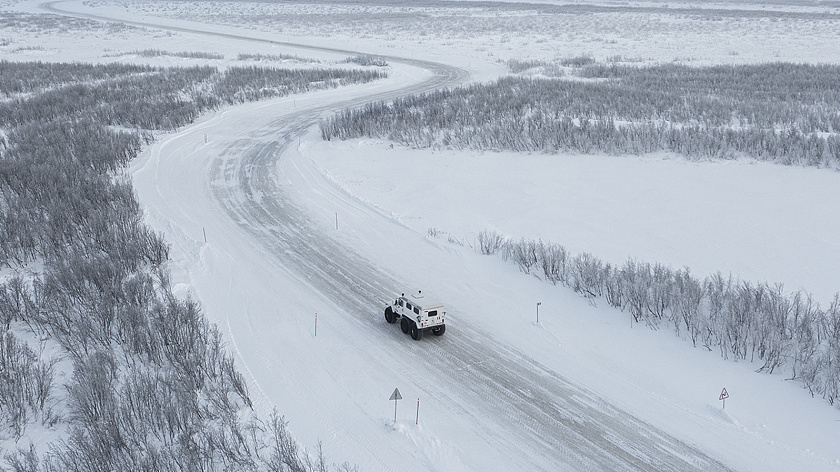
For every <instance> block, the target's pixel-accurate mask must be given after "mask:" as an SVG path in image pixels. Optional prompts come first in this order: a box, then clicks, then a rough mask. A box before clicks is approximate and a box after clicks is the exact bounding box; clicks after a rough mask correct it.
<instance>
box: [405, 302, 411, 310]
mask: <svg viewBox="0 0 840 472" xmlns="http://www.w3.org/2000/svg"><path fill="white" fill-rule="evenodd" d="M405 307H406V308H408V309H409V310H410V309H411V303H408V302H405Z"/></svg>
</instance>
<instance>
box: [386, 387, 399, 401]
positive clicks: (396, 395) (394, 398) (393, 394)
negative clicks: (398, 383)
mask: <svg viewBox="0 0 840 472" xmlns="http://www.w3.org/2000/svg"><path fill="white" fill-rule="evenodd" d="M388 400H402V395H400V389H398V388H395V389H394V393H392V394H391V398H389V399H388Z"/></svg>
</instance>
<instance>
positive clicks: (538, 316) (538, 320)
mask: <svg viewBox="0 0 840 472" xmlns="http://www.w3.org/2000/svg"><path fill="white" fill-rule="evenodd" d="M540 305H542V302H537V323H539V322H540Z"/></svg>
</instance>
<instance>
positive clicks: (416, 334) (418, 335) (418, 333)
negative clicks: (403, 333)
mask: <svg viewBox="0 0 840 472" xmlns="http://www.w3.org/2000/svg"><path fill="white" fill-rule="evenodd" d="M411 339H413V340H415V341H419V340H421V339H423V330H422V329H420V328H418V327H417V323H411Z"/></svg>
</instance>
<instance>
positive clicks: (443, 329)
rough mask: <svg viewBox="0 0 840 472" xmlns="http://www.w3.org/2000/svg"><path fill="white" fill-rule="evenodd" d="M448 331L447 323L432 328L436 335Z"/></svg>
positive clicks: (441, 334)
mask: <svg viewBox="0 0 840 472" xmlns="http://www.w3.org/2000/svg"><path fill="white" fill-rule="evenodd" d="M445 332H446V325H440V326H436V327H434V328H432V334H434V335H435V336H443V333H445Z"/></svg>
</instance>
